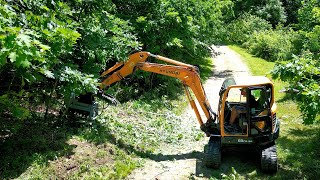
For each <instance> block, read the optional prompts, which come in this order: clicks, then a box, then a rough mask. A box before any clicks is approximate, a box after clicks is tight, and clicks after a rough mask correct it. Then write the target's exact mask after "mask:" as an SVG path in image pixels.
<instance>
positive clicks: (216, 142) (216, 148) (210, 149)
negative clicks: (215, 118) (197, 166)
mask: <svg viewBox="0 0 320 180" xmlns="http://www.w3.org/2000/svg"><path fill="white" fill-rule="evenodd" d="M204 154H205V157H204V160H203V161H204V163H205V165H206V166H207V167H208V168H214V169H217V168H219V167H220V165H221V140H220V138H218V137H210V140H209V143H208V144H207V145H206V146H205V147H204Z"/></svg>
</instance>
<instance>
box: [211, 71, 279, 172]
mask: <svg viewBox="0 0 320 180" xmlns="http://www.w3.org/2000/svg"><path fill="white" fill-rule="evenodd" d="M276 108H277V106H276V103H275V100H274V87H273V83H272V82H271V81H270V80H269V79H268V78H267V77H263V76H247V77H237V78H228V79H226V80H225V81H224V82H223V84H222V86H221V88H220V92H219V105H218V119H219V126H220V136H218V137H217V136H213V137H210V141H209V143H208V146H207V147H206V149H205V153H206V155H207V157H206V160H205V162H206V164H207V165H208V166H210V167H214V168H217V167H219V166H220V164H221V152H222V151H223V150H224V148H227V147H230V146H239V145H247V146H251V147H254V148H255V149H256V150H257V151H258V153H259V154H260V157H261V159H260V163H261V169H262V170H263V171H265V172H271V173H274V172H276V171H277V170H278V159H277V152H276V146H275V140H276V139H277V138H278V137H279V130H280V127H279V126H280V123H279V121H278V119H277V117H276Z"/></svg>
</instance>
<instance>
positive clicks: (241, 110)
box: [229, 88, 259, 125]
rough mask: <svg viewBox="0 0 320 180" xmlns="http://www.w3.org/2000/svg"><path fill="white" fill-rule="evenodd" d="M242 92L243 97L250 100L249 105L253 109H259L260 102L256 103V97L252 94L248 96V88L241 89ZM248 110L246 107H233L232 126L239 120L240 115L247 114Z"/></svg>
mask: <svg viewBox="0 0 320 180" xmlns="http://www.w3.org/2000/svg"><path fill="white" fill-rule="evenodd" d="M240 92H241V96H243V97H246V98H249V103H250V106H251V107H258V105H259V102H258V101H256V99H255V97H254V96H253V95H252V94H249V96H247V88H241V89H240ZM246 109H247V108H246V107H245V105H242V106H241V105H237V106H233V107H232V109H231V116H230V121H229V123H230V124H231V125H232V124H234V123H235V121H236V119H237V118H239V115H240V114H241V113H246Z"/></svg>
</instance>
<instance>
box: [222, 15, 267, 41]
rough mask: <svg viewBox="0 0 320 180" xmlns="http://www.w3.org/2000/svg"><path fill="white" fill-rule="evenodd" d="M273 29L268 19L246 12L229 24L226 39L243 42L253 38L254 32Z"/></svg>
mask: <svg viewBox="0 0 320 180" xmlns="http://www.w3.org/2000/svg"><path fill="white" fill-rule="evenodd" d="M270 29H272V26H271V24H270V23H268V21H266V20H264V19H262V18H259V17H257V16H254V15H251V14H244V15H242V16H240V17H239V18H238V19H236V20H234V21H232V22H231V23H229V24H228V26H227V28H226V35H225V37H226V38H225V40H226V41H228V42H233V43H237V44H243V43H245V42H247V41H248V40H250V39H251V37H252V34H253V33H254V32H260V31H265V30H270Z"/></svg>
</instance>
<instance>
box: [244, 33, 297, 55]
mask: <svg viewBox="0 0 320 180" xmlns="http://www.w3.org/2000/svg"><path fill="white" fill-rule="evenodd" d="M295 37H296V33H294V32H293V31H291V30H286V29H277V30H265V31H260V32H254V33H253V34H252V38H250V39H249V40H248V41H247V42H246V43H244V45H245V46H246V47H247V48H248V49H249V51H250V52H251V53H252V54H254V55H256V56H258V57H261V58H264V59H266V60H270V61H276V60H287V59H291V57H292V53H293V52H294V47H293V43H292V42H293V40H294V39H295Z"/></svg>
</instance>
